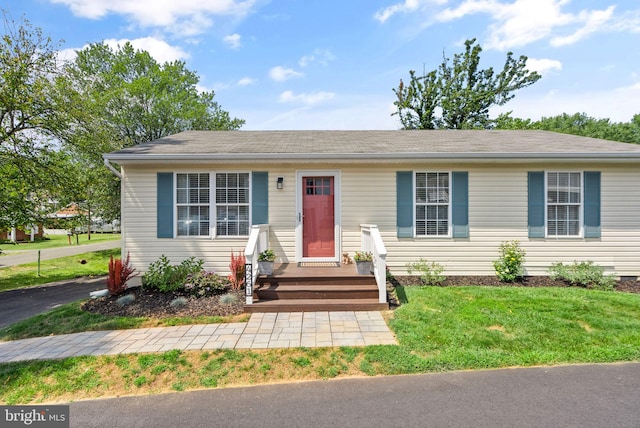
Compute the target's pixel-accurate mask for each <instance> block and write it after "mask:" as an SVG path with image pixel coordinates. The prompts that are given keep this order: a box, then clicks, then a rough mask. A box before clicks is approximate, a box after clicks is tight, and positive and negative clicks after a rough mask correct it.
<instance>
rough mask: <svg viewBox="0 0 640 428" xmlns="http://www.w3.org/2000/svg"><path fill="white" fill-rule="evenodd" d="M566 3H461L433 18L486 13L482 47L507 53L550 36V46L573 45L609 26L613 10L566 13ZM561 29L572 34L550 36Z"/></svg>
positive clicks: (528, 0) (545, 0)
mask: <svg viewBox="0 0 640 428" xmlns="http://www.w3.org/2000/svg"><path fill="white" fill-rule="evenodd" d="M568 3H569V1H568V0H516V1H513V2H505V1H500V0H465V1H464V2H462V3H461V4H460V5H459V6H458V7H455V8H447V9H444V10H443V11H441V12H440V13H438V15H437V19H438V20H439V21H441V22H449V21H453V20H456V19H460V18H463V17H465V16H468V15H473V14H478V13H484V14H487V15H489V16H490V18H491V19H492V21H493V22H492V24H491V25H490V26H489V37H488V42H487V43H486V44H484V46H485V47H486V48H489V49H498V50H507V49H510V48H512V47H517V46H524V45H526V44H529V43H532V42H534V41H537V40H541V39H544V38H548V37H553V38H552V40H551V43H552V44H553V45H555V46H559V45H565V44H571V43H575V42H577V41H579V40H581V39H583V38H584V37H586V36H587V35H588V34H590V33H593V32H596V31H600V30H602V29H604V28H605V25H609V23H610V22H611V20H612V17H613V12H614V9H615V7H614V6H610V7H608V8H607V9H605V10H582V11H580V12H579V13H567V12H564V11H563V7H564V6H566V5H567V4H568ZM562 29H568V30H569V31H572V32H571V34H569V35H566V36H558V35H554V33H556V32H557V31H560V30H562Z"/></svg>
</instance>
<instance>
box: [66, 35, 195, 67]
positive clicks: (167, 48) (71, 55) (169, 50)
mask: <svg viewBox="0 0 640 428" xmlns="http://www.w3.org/2000/svg"><path fill="white" fill-rule="evenodd" d="M127 42H129V43H131V46H133V48H134V49H136V50H145V51H147V52H149V55H151V56H152V57H153V59H155V60H156V61H158V62H159V63H161V64H162V63H165V62H172V61H176V60H182V59H186V58H189V54H188V53H187V52H185V51H184V50H182V49H181V48H179V47H177V46H171V45H170V44H168V43H167V42H165V41H164V40H160V39H156V38H155V37H142V38H139V39H132V40H129V39H119V40H116V39H106V40H103V43H104V44H106V45H107V46H109V47H110V48H111V49H113V50H116V49H118V48H119V47H122V46H124V45H125V44H126V43H127ZM87 47H89V45H88V44H87V45H84V46H83V47H81V48H70V49H62V50H60V51H59V52H58V60H60V61H74V60H75V59H76V56H77V51H79V50H82V49H85V48H87Z"/></svg>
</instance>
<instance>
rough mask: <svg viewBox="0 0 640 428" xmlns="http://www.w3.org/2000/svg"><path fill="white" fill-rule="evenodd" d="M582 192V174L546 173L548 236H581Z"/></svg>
mask: <svg viewBox="0 0 640 428" xmlns="http://www.w3.org/2000/svg"><path fill="white" fill-rule="evenodd" d="M582 191H583V181H582V173H581V172H555V171H548V172H547V173H546V205H547V207H546V208H547V209H546V213H547V222H546V223H547V236H549V237H567V236H576V237H579V236H581V234H582V227H581V225H582V203H583V196H582Z"/></svg>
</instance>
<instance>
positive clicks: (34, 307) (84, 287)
mask: <svg viewBox="0 0 640 428" xmlns="http://www.w3.org/2000/svg"><path fill="white" fill-rule="evenodd" d="M106 285H107V280H106V276H100V277H95V278H86V277H83V278H77V279H72V280H69V281H59V282H52V283H49V284H46V285H44V286H38V287H29V288H20V289H17V290H9V291H3V292H0V328H2V327H6V326H8V325H10V324H13V323H15V322H17V321H21V320H23V319H27V318H30V317H32V316H34V315H37V314H40V313H42V312H46V311H50V310H51V309H53V308H55V307H57V306H60V305H63V304H65V303H70V302H75V301H76V300H80V299H87V298H89V293H90V292H91V291H95V290H101V289H103V288H106Z"/></svg>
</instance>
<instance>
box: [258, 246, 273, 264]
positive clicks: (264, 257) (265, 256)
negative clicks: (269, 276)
mask: <svg viewBox="0 0 640 428" xmlns="http://www.w3.org/2000/svg"><path fill="white" fill-rule="evenodd" d="M275 259H276V253H274V252H273V250H269V249H267V250H264V251H263V252H261V253H260V254H259V255H258V261H259V262H272V261H274V260H275Z"/></svg>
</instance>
